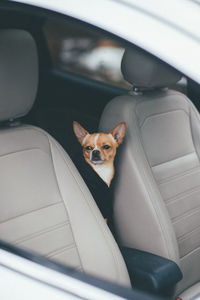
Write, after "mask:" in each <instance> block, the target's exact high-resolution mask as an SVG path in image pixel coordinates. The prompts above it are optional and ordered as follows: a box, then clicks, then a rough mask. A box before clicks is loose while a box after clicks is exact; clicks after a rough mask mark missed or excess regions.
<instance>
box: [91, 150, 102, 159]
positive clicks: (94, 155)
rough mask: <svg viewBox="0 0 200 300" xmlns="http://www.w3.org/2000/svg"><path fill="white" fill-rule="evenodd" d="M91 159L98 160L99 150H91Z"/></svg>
mask: <svg viewBox="0 0 200 300" xmlns="http://www.w3.org/2000/svg"><path fill="white" fill-rule="evenodd" d="M92 159H93V160H99V159H100V151H99V150H93V151H92Z"/></svg>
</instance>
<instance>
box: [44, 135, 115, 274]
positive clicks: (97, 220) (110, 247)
mask: <svg viewBox="0 0 200 300" xmlns="http://www.w3.org/2000/svg"><path fill="white" fill-rule="evenodd" d="M49 142H50V141H49ZM55 146H56V147H57V149H58V151H59V153H60V154H61V156H62V158H63V160H64V161H65V163H66V165H67V167H68V169H69V170H70V173H71V175H72V177H73V178H74V180H75V181H76V183H77V185H78V187H79V189H80V191H81V193H82V195H83V197H84V199H85V201H86V203H87V205H88V207H89V209H90V211H91V213H92V215H93V216H94V217H95V219H96V222H97V223H98V225H99V229H100V230H101V232H102V234H103V236H104V238H105V241H106V243H107V245H108V248H109V249H110V250H111V254H112V257H113V260H114V261H115V264H114V266H115V269H116V274H117V278H118V279H119V278H120V276H119V261H118V259H117V258H116V256H115V254H114V252H113V249H112V246H110V243H109V241H108V238H107V237H106V234H105V230H104V229H103V227H102V225H101V223H100V222H99V219H98V218H97V216H96V214H95V213H94V211H93V209H92V208H91V204H90V203H89V201H88V200H87V197H85V193H84V191H83V190H82V187H81V185H80V184H79V182H78V181H77V179H76V177H75V176H74V174H73V171H72V170H71V167H70V165H69V163H68V161H67V160H66V158H65V156H64V154H63V152H62V151H61V150H60V145H58V144H57V142H56V141H55ZM66 209H67V208H66ZM72 232H73V231H72ZM73 236H74V233H73ZM74 239H75V237H74ZM75 240H76V239H75ZM77 250H78V248H77ZM78 253H79V251H78ZM79 256H80V255H79ZM117 266H118V267H117ZM82 267H83V265H82Z"/></svg>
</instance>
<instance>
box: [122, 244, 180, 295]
mask: <svg viewBox="0 0 200 300" xmlns="http://www.w3.org/2000/svg"><path fill="white" fill-rule="evenodd" d="M121 251H122V255H123V257H124V260H125V262H126V266H127V269H128V271H129V276H130V279H131V282H132V284H133V286H134V287H136V288H138V289H142V290H147V291H151V292H153V293H157V294H158V293H159V294H162V293H163V292H164V293H165V291H167V290H169V289H172V288H173V287H174V285H175V284H176V283H177V282H178V281H180V280H181V279H182V277H183V275H182V272H181V270H180V268H179V267H178V265H177V264H176V263H175V262H173V261H172V260H169V259H167V258H163V257H161V256H158V255H155V254H151V253H148V252H144V251H140V250H136V249H131V248H122V249H121Z"/></svg>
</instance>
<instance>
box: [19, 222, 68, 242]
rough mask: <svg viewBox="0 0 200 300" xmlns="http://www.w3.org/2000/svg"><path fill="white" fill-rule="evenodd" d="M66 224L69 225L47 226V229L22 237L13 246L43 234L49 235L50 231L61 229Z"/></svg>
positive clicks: (63, 223)
mask: <svg viewBox="0 0 200 300" xmlns="http://www.w3.org/2000/svg"><path fill="white" fill-rule="evenodd" d="M68 224H69V222H62V223H58V224H55V225H53V226H49V227H48V228H44V229H42V230H39V231H37V232H34V233H32V234H29V235H27V236H24V237H23V238H20V239H18V240H15V245H18V244H21V243H24V242H27V241H29V240H32V239H34V238H36V237H39V236H41V235H44V234H45V233H49V232H51V231H55V230H57V229H60V228H63V227H65V226H66V225H68Z"/></svg>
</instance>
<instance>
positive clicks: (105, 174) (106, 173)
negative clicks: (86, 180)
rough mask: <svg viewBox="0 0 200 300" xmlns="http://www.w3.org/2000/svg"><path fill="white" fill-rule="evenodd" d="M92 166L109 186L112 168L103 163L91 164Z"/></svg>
mask: <svg viewBox="0 0 200 300" xmlns="http://www.w3.org/2000/svg"><path fill="white" fill-rule="evenodd" d="M92 167H93V169H94V170H95V172H96V173H97V174H98V175H99V176H100V177H101V178H102V179H103V181H105V182H106V183H107V185H108V186H109V185H110V181H111V179H112V176H113V170H112V168H110V167H107V166H104V165H93V166H92Z"/></svg>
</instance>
